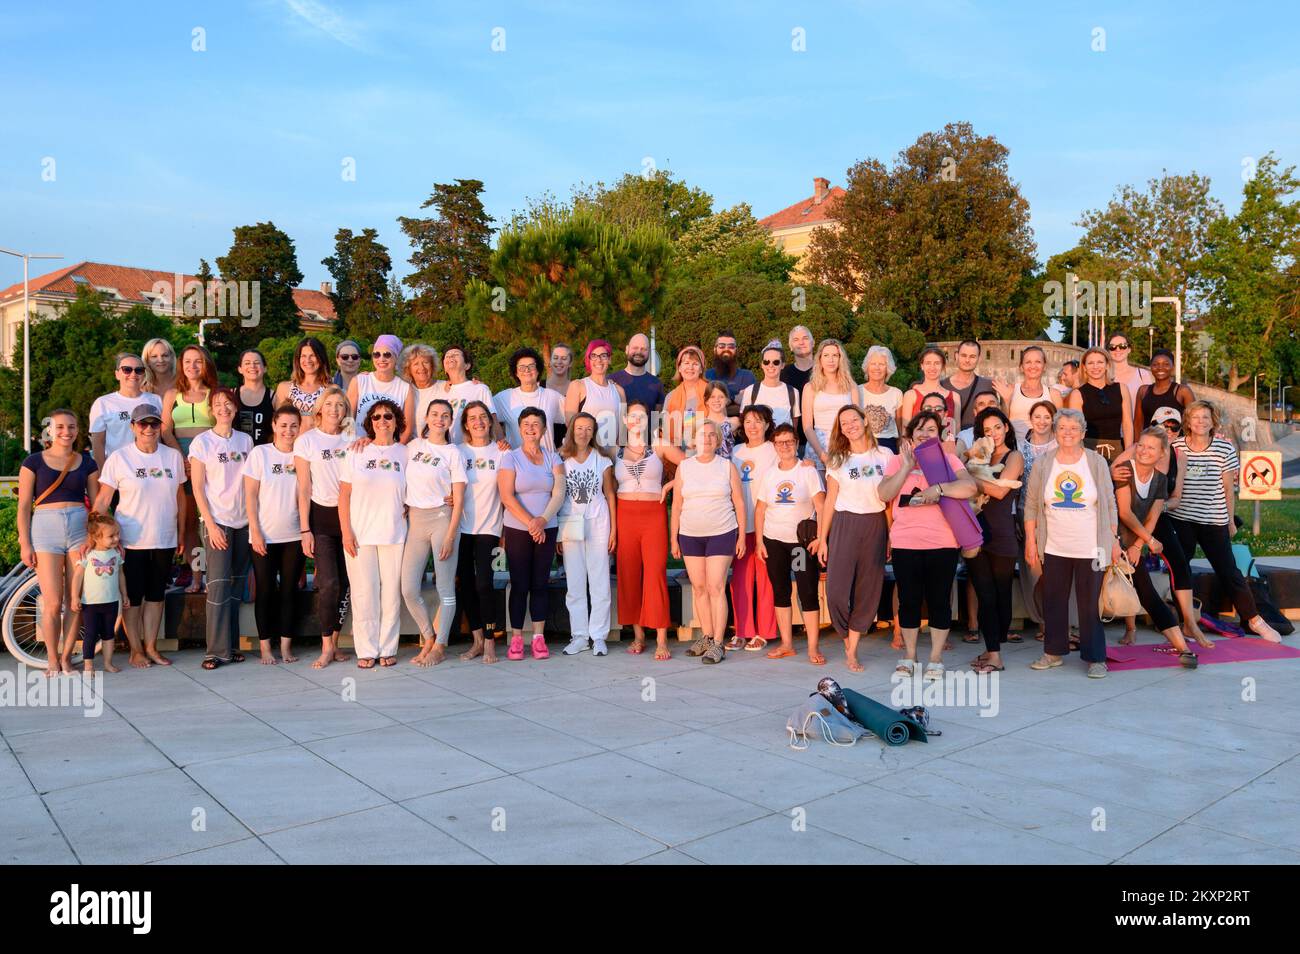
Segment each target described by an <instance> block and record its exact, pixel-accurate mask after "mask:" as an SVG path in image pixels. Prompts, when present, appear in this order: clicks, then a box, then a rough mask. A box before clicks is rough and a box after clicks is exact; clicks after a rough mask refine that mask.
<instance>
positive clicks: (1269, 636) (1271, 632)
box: [1250, 616, 1282, 643]
mask: <svg viewBox="0 0 1300 954" xmlns="http://www.w3.org/2000/svg"><path fill="white" fill-rule="evenodd" d="M1250 628H1251V629H1252V630H1254V632H1255V635H1257V636H1259V637H1260V638H1261V639H1266V640H1268V641H1269V642H1270V643H1280V642H1282V634H1281V633H1279V632H1278V631H1277V630H1275V629H1274V628H1273V627H1272V626H1270V625H1268V623H1267V622H1265V620H1264V617H1262V616H1256V617H1255V618H1254V619H1253V620H1251V621H1250Z"/></svg>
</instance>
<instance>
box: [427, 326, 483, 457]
mask: <svg viewBox="0 0 1300 954" xmlns="http://www.w3.org/2000/svg"><path fill="white" fill-rule="evenodd" d="M473 367H474V360H473V358H472V357H471V356H470V353H469V350H468V349H467V348H466V347H465V346H464V345H459V344H453V345H447V347H446V349H445V350H444V351H443V353H442V370H443V371H444V372H445V373H446V375H447V378H446V380H444V381H439V382H438V384H437V386H436V390H435V391H434V394H436V395H437V396H438V397H440V398H442V399H443V400H444V401H446V402H447V403H449V404H450V405H451V435H450V437H449V440H450V441H451V442H452V443H453V444H459V443H461V442H462V441H464V440H465V427H464V418H465V408H467V407H469V405H470V404H471V403H473V402H474V401H478V402H479V403H481V404H482V405H483V406H484V407H487V408H491V407H492V389H491V388H489V387H488V386H487V385H486V384H484V383H483V382H482V381H477V380H474V379H472V378H471V377H470V376H469V373H470V370H471V369H472V368H473Z"/></svg>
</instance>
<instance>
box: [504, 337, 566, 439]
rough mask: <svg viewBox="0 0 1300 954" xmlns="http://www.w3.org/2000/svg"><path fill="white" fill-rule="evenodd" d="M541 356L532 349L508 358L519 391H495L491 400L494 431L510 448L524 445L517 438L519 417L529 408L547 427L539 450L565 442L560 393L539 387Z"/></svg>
mask: <svg viewBox="0 0 1300 954" xmlns="http://www.w3.org/2000/svg"><path fill="white" fill-rule="evenodd" d="M541 367H542V356H541V355H540V354H538V353H537V351H535V350H534V349H532V348H520V349H519V350H518V351H516V352H515V353H514V354H512V355H511V356H510V377H512V378H514V380H515V383H516V384H518V387H513V388H507V389H506V390H504V391H498V392H497V394H496V395H495V396H494V397H493V398H492V403H493V405H494V406H495V408H496V415H497V427H498V428H499V432H500V434H501V435H502V437H503V438H504V439H505V441H506V442H507V443H509V445H510V446H511V447H519V446H520V445H521V444H523V442H524V441H523V438H522V437H521V436H520V434H519V415H520V414H522V413H524V411H526V410H527V409H528V408H530V407H536V408H541V409H542V411H543V412H544V413H545V414H546V420H547V421H549V422H550V426H549V427H548V428H547V429H546V433H545V434H543V435H542V446H543V447H545V448H546V449H547V450H555V448H556V447H557V446H558V445H559V444H560V443H562V442H563V441H564V398H562V397H561V396H560V392H558V391H552V390H551V389H550V388H544V387H542V384H541V381H542V377H541Z"/></svg>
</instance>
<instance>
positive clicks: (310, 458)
mask: <svg viewBox="0 0 1300 954" xmlns="http://www.w3.org/2000/svg"><path fill="white" fill-rule="evenodd" d="M353 440H355V438H353V437H349V436H348V435H347V434H345V433H344V432H343V431H339V432H338V433H337V434H326V433H325V432H324V431H322V430H321V429H320V428H319V427H313V428H312V429H311V430H310V431H308V432H307V433H306V434H299V435H298V439H297V440H296V441H294V442H293V456H294V457H301V458H302V459H303V460H305V461H306V462H307V465H308V467H309V469H310V473H311V500H312V503H314V504H318V505H319V506H322V507H337V506H338V505H339V465H340V464H341V463H342V462H343V459H344V458H345V457H347V456H348V454H349V453H350V452H349V451H348V445H350V444H351V443H352V442H353Z"/></svg>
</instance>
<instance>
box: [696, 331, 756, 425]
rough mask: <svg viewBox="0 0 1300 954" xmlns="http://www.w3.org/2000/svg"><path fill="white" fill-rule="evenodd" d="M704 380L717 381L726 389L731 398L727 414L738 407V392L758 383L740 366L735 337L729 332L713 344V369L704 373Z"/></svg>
mask: <svg viewBox="0 0 1300 954" xmlns="http://www.w3.org/2000/svg"><path fill="white" fill-rule="evenodd" d="M704 380H706V381H717V382H718V383H719V384H721V385H724V386H725V387H726V389H727V396H728V397H730V398H731V402H730V406H729V408H728V411H727V413H728V414H730V413H732V409H734V408H736V407H737V406H738V402H739V401H740V392H741V391H744V390H745V389H746V388H752V387H753V386H754V385H755V384H757V383H758V379H757V378H755V377H754V372H752V371H747V370H745V369H744V368H742V367H741V366H740V358H739V355H738V352H737V350H736V336H735V335H733V334H732V333H731V332H730V331H724V332H722V334H720V335H718V337H717V339H716V340H715V341H714V342H713V367H711V368H709V370H708V371H705V372H704Z"/></svg>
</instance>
